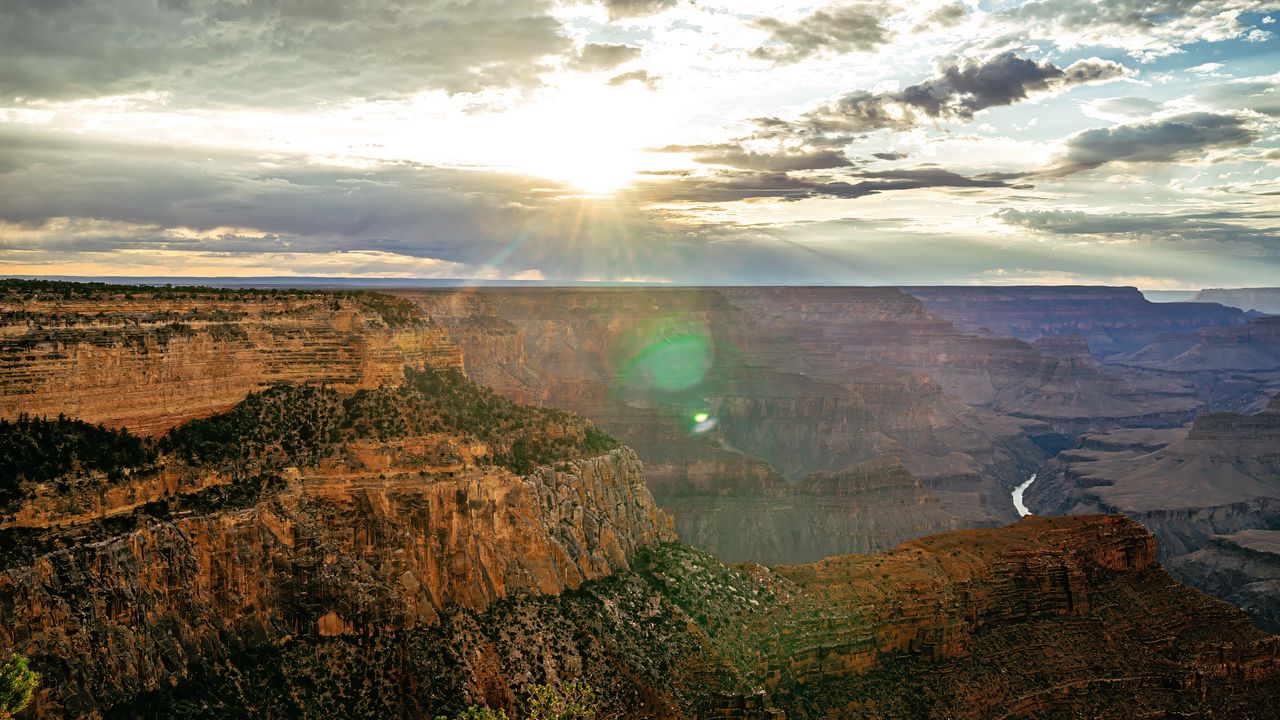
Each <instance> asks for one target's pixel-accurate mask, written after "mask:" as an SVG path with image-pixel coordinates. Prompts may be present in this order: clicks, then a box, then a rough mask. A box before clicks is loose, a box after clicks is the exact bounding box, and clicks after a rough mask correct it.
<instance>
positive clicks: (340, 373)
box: [0, 281, 462, 435]
mask: <svg viewBox="0 0 1280 720" xmlns="http://www.w3.org/2000/svg"><path fill="white" fill-rule="evenodd" d="M461 364H462V356H461V353H460V352H459V350H458V348H457V346H456V345H455V344H454V343H453V342H452V341H450V339H449V337H448V335H447V333H446V332H445V331H444V329H443V328H441V327H440V326H438V325H436V324H435V323H433V322H431V321H430V320H429V319H428V318H426V317H424V316H422V315H421V314H419V313H416V312H414V311H413V310H412V308H409V307H405V306H403V304H402V303H399V302H398V301H396V300H395V299H394V298H391V297H389V296H386V295H378V294H373V293H326V292H298V291H252V290H213V289H209V288H144V287H135V286H115V285H100V284H91V285H80V284H73V283H38V282H23V281H4V282H3V283H0V417H5V418H13V417H15V416H16V415H17V414H18V413H23V412H25V413H28V414H30V415H50V416H56V415H58V414H59V413H65V414H67V415H70V416H74V417H78V418H80V419H83V420H87V421H90V422H95V423H106V424H108V425H111V426H121V427H127V428H129V429H131V430H134V431H137V432H140V433H146V434H156V435H158V434H160V433H163V432H164V431H165V430H167V429H168V428H169V427H172V426H173V425H176V424H178V423H179V422H182V421H183V420H188V419H191V418H197V417H205V416H208V415H212V414H213V413H215V412H218V411H221V410H225V409H227V408H229V407H231V406H233V405H235V404H236V403H237V402H239V401H240V399H241V398H243V397H244V396H245V395H247V394H248V393H249V392H251V391H253V390H258V389H261V388H263V387H266V386H267V385H269V384H270V383H273V382H282V381H291V382H301V381H318V382H325V383H329V384H331V385H334V386H336V387H341V388H361V387H376V386H377V385H379V384H382V383H387V382H392V383H394V382H397V381H398V380H399V377H400V374H401V371H402V369H403V368H404V366H406V365H410V366H415V367H422V366H424V365H427V366H431V367H439V368H444V367H460V366H461Z"/></svg>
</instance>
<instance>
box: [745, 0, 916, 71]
mask: <svg viewBox="0 0 1280 720" xmlns="http://www.w3.org/2000/svg"><path fill="white" fill-rule="evenodd" d="M893 12H894V8H893V7H892V6H889V5H885V4H882V3H872V2H864V3H857V4H853V5H839V6H833V7H827V8H824V9H822V10H818V11H817V12H815V13H813V14H812V15H809V16H806V17H804V18H802V19H800V20H798V21H796V22H793V23H789V22H784V21H782V20H778V19H777V18H771V17H762V18H757V19H756V20H754V21H753V22H752V24H753V25H755V26H756V27H758V28H761V29H763V30H767V31H768V32H769V35H770V44H768V45H762V46H760V47H758V48H756V49H755V50H753V51H752V52H751V56H752V57H754V58H759V59H762V60H772V61H773V62H775V63H792V62H797V61H800V60H803V59H805V58H807V57H809V56H811V55H817V54H820V53H833V54H842V53H849V52H869V51H871V50H875V49H876V48H877V47H879V46H881V45H883V44H884V43H886V42H888V41H889V38H890V35H891V33H890V32H889V30H888V29H887V28H885V27H884V25H883V22H884V20H885V19H886V18H888V17H889V16H890V15H892V14H893Z"/></svg>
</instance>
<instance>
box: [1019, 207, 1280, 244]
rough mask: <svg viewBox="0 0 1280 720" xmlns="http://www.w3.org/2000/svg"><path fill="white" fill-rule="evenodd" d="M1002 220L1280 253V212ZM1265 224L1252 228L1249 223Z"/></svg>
mask: <svg viewBox="0 0 1280 720" xmlns="http://www.w3.org/2000/svg"><path fill="white" fill-rule="evenodd" d="M995 217H997V218H998V219H999V220H1000V221H1001V222H1004V223H1005V224H1008V225H1013V226H1016V227H1023V228H1027V229H1028V230H1033V231H1036V232H1041V233H1046V234H1050V235H1081V236H1089V237H1091V238H1096V239H1111V240H1129V241H1142V242H1177V241H1192V242H1196V241H1199V242H1205V243H1208V244H1214V243H1226V242H1229V243H1248V244H1250V245H1253V246H1254V247H1256V248H1257V249H1258V250H1259V251H1261V252H1264V253H1268V254H1274V253H1276V252H1280V229H1277V222H1280V213H1274V212H1273V213H1257V212H1254V213H1245V212H1232V211H1217V212H1207V213H1162V214H1155V213H1110V214H1107V213H1086V212H1080V211H1069V210H1017V209H1013V208H1006V209H1004V210H1000V211H999V212H997V213H995ZM1250 222H1252V223H1260V224H1262V225H1263V226H1264V227H1261V228H1259V227H1253V226H1251V225H1249V224H1246V223H1250Z"/></svg>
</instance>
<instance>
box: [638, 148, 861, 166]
mask: <svg viewBox="0 0 1280 720" xmlns="http://www.w3.org/2000/svg"><path fill="white" fill-rule="evenodd" d="M658 151H659V152H668V153H688V154H690V155H692V156H693V160H694V162H699V163H703V164H705V165H725V166H728V167H734V168H742V169H744V170H766V171H773V172H787V171H793V170H828V169H831V168H839V167H847V166H849V165H852V164H853V163H852V162H851V161H850V160H849V158H847V157H845V155H844V153H841V152H837V151H835V150H787V149H779V150H778V151H776V152H756V151H749V150H746V149H744V148H743V147H742V145H740V144H738V143H719V144H716V145H668V146H666V147H663V148H658Z"/></svg>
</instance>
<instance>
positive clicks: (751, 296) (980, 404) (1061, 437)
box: [725, 288, 1200, 444]
mask: <svg viewBox="0 0 1280 720" xmlns="http://www.w3.org/2000/svg"><path fill="white" fill-rule="evenodd" d="M913 291H914V290H913ZM725 292H726V293H727V294H728V296H729V297H730V299H731V300H732V301H733V302H734V303H735V304H736V305H739V306H741V307H743V308H744V309H746V310H748V311H750V312H751V313H753V314H754V315H755V316H757V317H759V318H760V319H761V322H762V324H764V325H765V326H766V327H768V328H769V329H770V330H771V331H773V332H775V333H778V334H781V335H784V336H788V337H791V338H793V339H794V342H795V343H796V344H797V345H798V346H799V347H800V348H802V349H803V350H804V353H803V355H802V357H803V358H804V360H805V361H806V362H807V363H809V364H810V365H812V366H813V369H812V370H811V374H816V375H819V376H822V377H830V378H833V379H838V378H840V377H841V375H842V374H844V373H845V372H847V370H846V369H847V368H850V367H858V366H865V365H869V364H879V365H885V366H889V367H893V368H896V369H899V370H902V371H906V372H911V373H920V374H926V375H928V376H929V377H930V378H932V379H933V380H934V381H936V382H937V384H938V385H939V386H940V387H941V388H942V390H943V391H944V392H946V393H948V394H951V395H954V396H956V397H958V398H960V399H961V400H963V401H964V402H965V403H966V404H968V405H970V406H973V407H977V408H981V409H983V410H987V411H989V412H992V413H994V414H996V415H999V416H1015V417H1021V418H1027V419H1030V420H1033V421H1037V422H1038V423H1041V424H1042V425H1043V428H1041V429H1040V430H1038V432H1042V433H1045V434H1053V435H1056V436H1057V437H1056V438H1053V439H1052V440H1051V442H1053V443H1055V444H1060V443H1063V442H1069V440H1070V438H1072V437H1074V436H1075V435H1077V434H1079V433H1081V432H1087V431H1096V430H1102V429H1110V428H1114V427H1131V426H1162V425H1163V426H1168V425H1178V424H1181V423H1183V422H1185V421H1187V420H1188V419H1190V415H1191V412H1192V411H1193V410H1194V409H1195V408H1196V407H1197V406H1198V405H1199V404H1200V403H1199V402H1197V401H1196V399H1195V398H1194V397H1193V395H1194V392H1195V388H1194V387H1193V386H1192V385H1190V384H1188V383H1186V382H1184V381H1180V380H1177V379H1170V378H1166V377H1160V376H1155V375H1151V374H1146V375H1143V374H1140V373H1138V372H1136V371H1131V370H1122V369H1113V368H1108V367H1104V366H1102V365H1101V364H1100V363H1098V362H1096V361H1095V360H1094V359H1093V358H1092V357H1090V356H1089V355H1088V353H1081V352H1080V349H1081V348H1080V347H1079V345H1078V342H1079V341H1078V340H1077V341H1073V340H1069V339H1068V340H1061V339H1055V340H1053V341H1043V342H1042V343H1041V345H1040V346H1039V347H1034V346H1031V345H1028V344H1027V343H1026V342H1024V341H1023V340H1020V339H1016V338H1013V337H1008V336H1004V337H1001V336H997V335H993V334H991V333H989V332H985V331H967V330H964V329H962V328H960V327H957V326H956V325H955V324H953V323H952V322H950V321H949V320H946V319H944V318H945V316H942V317H936V316H935V315H934V314H932V311H931V310H928V309H926V304H924V303H921V302H920V301H919V300H917V299H916V298H914V297H912V296H910V295H906V294H904V293H902V292H899V291H897V290H892V289H877V288H743V289H730V290H726V291H725ZM893 296H896V298H895V299H894V302H893V303H892V304H890V303H889V302H888V301H889V300H890V299H891V298H893ZM873 298H877V299H879V302H878V303H875V304H874V305H873V307H874V308H875V309H874V310H873V311H869V310H868V308H867V305H868V302H869V300H870V299H873ZM889 307H892V308H896V311H895V312H889V311H888V308H889ZM1099 310H1100V308H1099ZM1046 343H1050V344H1046ZM1064 343H1073V344H1072V346H1071V347H1068V346H1067V345H1065V344H1064ZM1033 432H1036V431H1034V430H1033Z"/></svg>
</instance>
